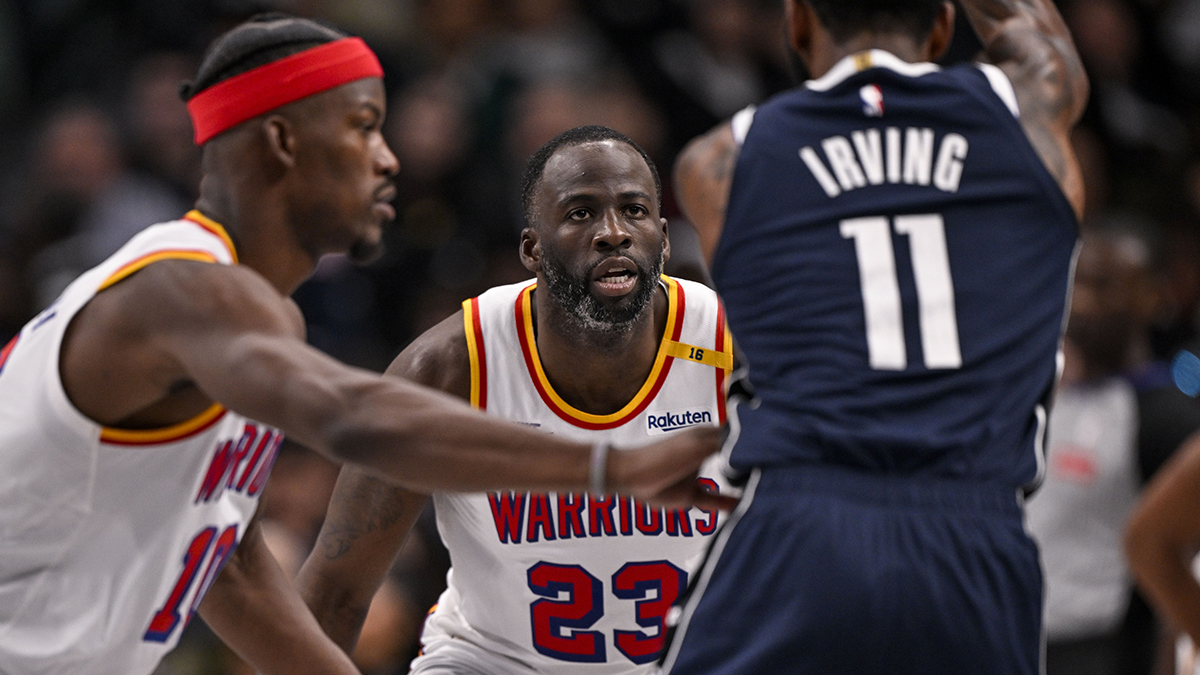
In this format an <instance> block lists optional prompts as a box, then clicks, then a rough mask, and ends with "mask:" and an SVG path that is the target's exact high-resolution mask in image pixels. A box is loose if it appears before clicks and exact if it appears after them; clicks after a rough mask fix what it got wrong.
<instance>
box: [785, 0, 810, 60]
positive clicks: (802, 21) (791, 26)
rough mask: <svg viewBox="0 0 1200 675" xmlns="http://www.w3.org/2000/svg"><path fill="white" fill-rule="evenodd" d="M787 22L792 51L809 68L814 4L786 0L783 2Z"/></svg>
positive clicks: (801, 0)
mask: <svg viewBox="0 0 1200 675" xmlns="http://www.w3.org/2000/svg"><path fill="white" fill-rule="evenodd" d="M783 9H784V16H785V24H786V26H787V38H788V44H789V45H791V47H792V51H794V52H796V56H799V57H800V60H801V61H803V62H804V67H805V68H808V64H809V62H810V61H811V54H810V52H811V50H812V38H813V35H812V32H813V29H814V28H815V24H814V22H815V21H816V16H815V14H814V13H813V10H812V6H811V5H809V4H808V2H806V1H805V0H785V1H784V3H783Z"/></svg>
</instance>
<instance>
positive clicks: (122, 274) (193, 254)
mask: <svg viewBox="0 0 1200 675" xmlns="http://www.w3.org/2000/svg"><path fill="white" fill-rule="evenodd" d="M160 260H197V261H200V262H207V263H215V262H217V256H215V255H213V254H211V253H209V252H208V251H200V250H193V249H167V250H164V251H154V252H153V253H147V254H146V255H144V256H142V257H140V258H135V259H134V260H131V261H129V262H127V263H125V264H124V265H121V266H120V267H119V268H117V271H116V272H113V273H112V274H110V275H108V278H107V279H105V280H104V281H102V282H101V283H100V286H99V287H97V288H96V291H97V292H99V291H102V290H104V289H106V288H108V287H109V286H112V285H113V284H115V283H117V282H118V281H121V280H122V279H124V278H126V277H128V276H129V275H131V274H133V273H134V272H137V271H138V270H140V269H142V268H144V267H146V266H147V265H149V264H151V263H156V262H158V261H160Z"/></svg>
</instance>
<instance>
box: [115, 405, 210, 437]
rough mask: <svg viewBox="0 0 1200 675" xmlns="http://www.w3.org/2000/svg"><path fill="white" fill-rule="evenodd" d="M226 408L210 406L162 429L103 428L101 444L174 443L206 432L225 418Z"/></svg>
mask: <svg viewBox="0 0 1200 675" xmlns="http://www.w3.org/2000/svg"><path fill="white" fill-rule="evenodd" d="M225 412H226V410H225V406H222V405H221V404H220V403H214V404H212V405H210V406H209V407H208V408H207V409H206V410H205V411H204V412H202V413H200V414H199V415H196V416H195V417H193V418H192V419H190V420H187V421H185V422H180V423H179V424H173V425H171V426H169V427H163V428H162V429H113V428H111V427H103V428H102V429H101V430H100V442H102V443H108V444H110V445H160V444H164V443H174V442H175V441H179V440H182V439H184V438H187V437H188V436H192V435H195V434H198V433H200V432H201V431H204V430H205V429H207V428H209V427H211V426H212V425H214V424H216V423H217V420H219V419H221V418H222V417H224V416H225Z"/></svg>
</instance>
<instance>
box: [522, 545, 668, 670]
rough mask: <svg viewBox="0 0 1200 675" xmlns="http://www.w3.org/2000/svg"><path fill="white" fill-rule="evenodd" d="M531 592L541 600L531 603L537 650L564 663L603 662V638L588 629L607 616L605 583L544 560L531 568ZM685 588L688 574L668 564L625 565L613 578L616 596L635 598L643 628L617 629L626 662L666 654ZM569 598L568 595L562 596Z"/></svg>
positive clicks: (578, 568) (618, 644) (616, 637)
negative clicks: (671, 615)
mask: <svg viewBox="0 0 1200 675" xmlns="http://www.w3.org/2000/svg"><path fill="white" fill-rule="evenodd" d="M527 576H528V579H529V589H530V590H531V591H533V592H534V593H536V594H538V595H540V596H542V598H543V599H541V600H536V601H534V602H532V603H530V605H529V616H530V622H531V624H532V629H533V648H534V649H536V650H537V651H538V653H540V654H542V655H544V656H548V657H550V658H552V659H558V660H560V661H574V662H577V663H604V662H605V661H606V660H607V657H606V650H605V639H604V634H603V633H601V632H600V631H594V630H587V629H589V628H591V627H592V626H594V625H595V624H596V622H597V621H599V620H600V617H602V616H604V584H603V583H602V582H601V581H600V580H599V579H597V578H596V577H595V576H593V575H592V574H591V573H589V572H588V571H587V570H585V569H584V568H583V567H581V566H579V565H557V564H554V563H548V562H540V563H538V564H536V565H534V566H533V567H530V568H529V571H528V573H527ZM686 587H687V572H684V571H683V570H681V569H679V568H678V567H676V566H675V565H672V564H671V563H670V562H668V561H666V560H654V561H649V562H632V563H627V564H626V565H625V566H623V567H622V568H621V569H619V570H617V572H616V574H613V577H612V592H613V595H614V596H616V597H617V598H618V599H620V600H633V601H634V612H635V616H636V620H637V623H638V625H639V626H640V627H642V628H645V629H649V631H648V632H647V631H641V630H614V631H613V644H614V645H615V646H616V648H617V651H619V652H621V654H623V655H624V656H625V658H627V659H629V660H630V661H632V662H634V663H637V664H645V663H650V662H651V661H653V660H655V659H656V658H658V655H659V654H660V653H661V652H662V649H663V646H664V641H665V639H666V634H667V631H666V624H665V617H666V615H667V610H669V609H670V608H671V605H672V604H673V603H674V602H675V599H676V598H678V597H679V594H680V593H681V592H682V591H683V589H684V588H686ZM564 594H565V597H563V595H564Z"/></svg>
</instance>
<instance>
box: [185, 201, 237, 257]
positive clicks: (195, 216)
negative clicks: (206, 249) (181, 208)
mask: <svg viewBox="0 0 1200 675" xmlns="http://www.w3.org/2000/svg"><path fill="white" fill-rule="evenodd" d="M183 219H184V220H190V221H192V222H193V223H195V224H197V225H199V226H200V227H202V228H204V229H205V230H208V231H209V232H211V233H212V234H214V235H216V236H217V238H218V239H220V240H221V241H222V242H224V244H225V248H226V250H228V251H229V257H230V258H232V259H233V263H234V264H235V265H236V264H237V261H238V256H237V249H236V248H234V246H233V239H231V238H230V237H229V233H228V232H226V231H225V228H224V227H222V226H221V224H220V223H218V222H217V221H215V220H213V219H212V218H209V217H208V216H206V215H204V214H203V213H200V212H199V211H197V210H196V209H192V210H191V211H188V212H187V213H185V214H184V215H183Z"/></svg>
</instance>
